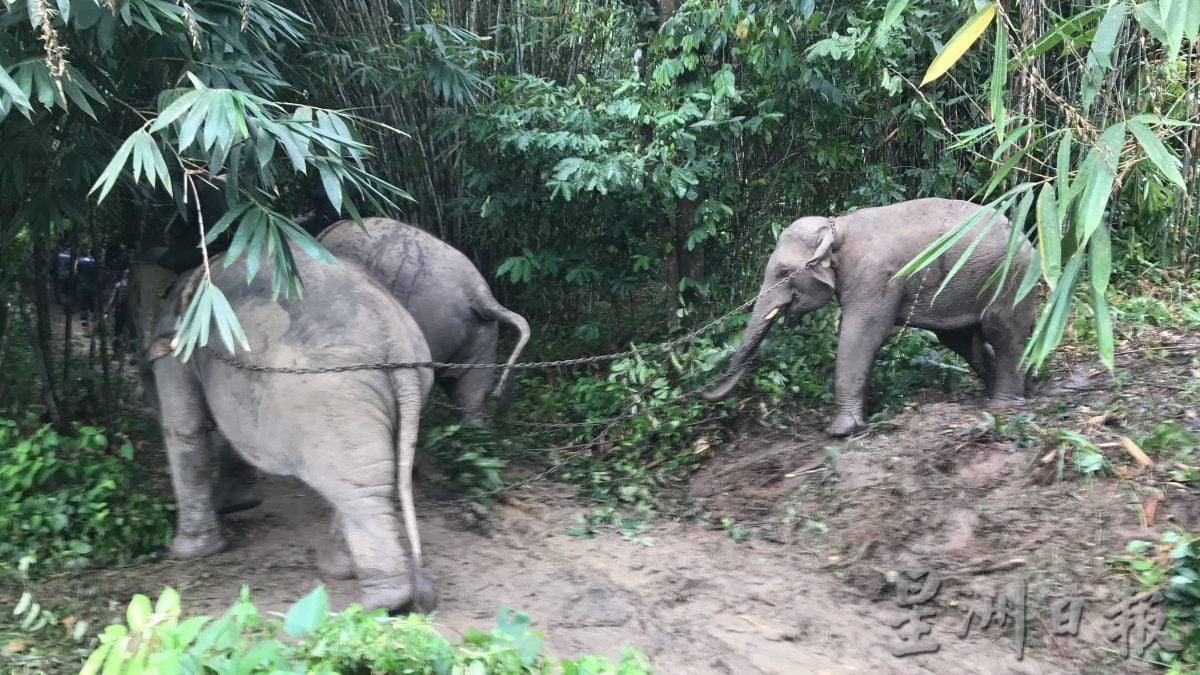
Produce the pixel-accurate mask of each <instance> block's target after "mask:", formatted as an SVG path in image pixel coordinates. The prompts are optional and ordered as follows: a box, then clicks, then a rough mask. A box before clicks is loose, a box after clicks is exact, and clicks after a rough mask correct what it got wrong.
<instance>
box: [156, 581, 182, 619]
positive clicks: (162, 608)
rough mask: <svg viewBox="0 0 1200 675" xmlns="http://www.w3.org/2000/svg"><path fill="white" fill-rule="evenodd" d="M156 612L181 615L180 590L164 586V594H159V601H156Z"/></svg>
mask: <svg viewBox="0 0 1200 675" xmlns="http://www.w3.org/2000/svg"><path fill="white" fill-rule="evenodd" d="M154 613H155V614H163V615H166V616H176V617H177V616H179V591H176V590H175V589H174V588H171V587H170V586H168V587H166V588H164V589H163V592H162V594H160V595H159V596H158V602H156V603H154Z"/></svg>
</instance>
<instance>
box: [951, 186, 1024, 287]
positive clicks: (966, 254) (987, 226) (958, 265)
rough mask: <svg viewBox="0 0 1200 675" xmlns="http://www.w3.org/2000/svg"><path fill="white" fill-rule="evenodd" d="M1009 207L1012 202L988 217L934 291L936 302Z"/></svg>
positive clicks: (1006, 203) (1008, 202)
mask: <svg viewBox="0 0 1200 675" xmlns="http://www.w3.org/2000/svg"><path fill="white" fill-rule="evenodd" d="M1009 206H1012V200H1009V201H1007V202H1005V203H1004V205H1003V206H1001V207H1000V208H999V209H996V210H995V211H993V212H992V214H991V215H990V216H988V219H987V222H985V223H984V224H983V227H981V228H979V234H977V235H975V239H974V240H973V241H971V243H970V245H968V246H967V248H966V250H964V251H963V253H962V255H960V256H958V260H956V261H955V262H954V266H952V267H951V268H950V271H949V272H947V273H946V277H945V278H944V279H942V283H941V285H939V286H938V289H937V290H936V291H934V293H933V299H934V300H937V298H938V296H939V295H941V294H942V291H944V290H946V285H947V284H949V283H950V280H951V279H953V278H954V276H955V275H956V274H958V271H959V270H961V269H962V267H963V265H965V264H966V263H967V260H968V259H969V258H970V257H971V254H972V253H974V252H975V248H976V247H977V246H979V242H981V241H983V237H984V235H986V234H987V233H988V232H989V231H990V230H991V229H992V226H993V225H995V223H996V221H997V220H998V219H999V218H1000V215H1001V214H1002V213H1003V212H1004V211H1007V210H1008V207H1009Z"/></svg>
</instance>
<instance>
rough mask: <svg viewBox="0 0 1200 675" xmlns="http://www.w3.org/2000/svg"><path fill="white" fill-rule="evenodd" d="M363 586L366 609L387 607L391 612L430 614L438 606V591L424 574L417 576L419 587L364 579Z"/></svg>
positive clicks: (363, 599) (405, 583) (363, 604)
mask: <svg viewBox="0 0 1200 675" xmlns="http://www.w3.org/2000/svg"><path fill="white" fill-rule="evenodd" d="M361 588H362V596H363V597H362V606H363V609H365V610H366V611H368V612H369V611H371V610H375V609H380V608H382V609H386V610H388V612H391V613H397V614H398V613H405V612H414V613H417V614H428V613H429V612H432V611H433V610H434V608H436V607H437V601H438V593H437V588H436V587H435V586H434V585H433V581H431V580H430V579H429V577H427V576H425V575H424V574H422V575H420V576H419V577H418V578H417V587H416V590H415V592H414V590H413V588H412V587H411V586H410V585H409V584H408V583H407V581H403V582H399V581H397V582H392V583H383V582H372V581H364V582H362V584H361Z"/></svg>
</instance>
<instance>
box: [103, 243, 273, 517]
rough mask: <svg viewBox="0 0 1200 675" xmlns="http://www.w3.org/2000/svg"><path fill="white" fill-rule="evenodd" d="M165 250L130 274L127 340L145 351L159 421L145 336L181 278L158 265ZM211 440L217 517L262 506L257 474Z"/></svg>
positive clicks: (141, 361)
mask: <svg viewBox="0 0 1200 675" xmlns="http://www.w3.org/2000/svg"><path fill="white" fill-rule="evenodd" d="M166 250H167V249H166V248H165V247H159V248H152V249H148V250H146V251H144V252H142V253H141V254H140V255H138V256H137V258H136V259H135V260H134V261H133V263H132V264H131V265H130V270H129V309H130V318H131V320H130V321H128V322H126V330H127V331H128V332H129V335H128V336H127V337H128V338H129V340H130V344H140V345H142V347H143V349H142V350H140V351H139V353H138V365H139V366H140V372H141V385H142V391H143V392H144V393H145V396H146V400H147V401H148V402H149V403H150V405H151V406H152V407H153V408H154V410H155V418H156V419H161V417H160V416H159V415H158V392H157V391H156V390H155V387H154V375H153V373H152V371H151V364H150V358H149V354H148V353H147V352H146V350H145V347H146V346H147V345H148V342H147V341H146V340H145V339H144V336H150V335H153V334H154V333H155V332H156V330H157V325H158V321H159V313H160V312H161V309H162V304H163V300H164V298H166V296H167V294H168V293H170V291H171V289H172V287H173V286H174V285H175V283H176V281H178V280H179V275H178V274H176V273H175V272H173V271H171V270H169V269H167V268H165V267H162V266H160V265H159V264H158V261H159V260H160V259H161V257H162V255H163V253H164V252H165V251H166ZM209 436H210V438H209V444H210V445H211V446H212V447H213V448H214V453H215V454H216V456H217V458H218V459H217V473H218V476H217V477H216V479H215V480H214V482H213V503H214V504H216V508H217V513H218V514H221V515H226V514H230V513H237V512H238V511H243V510H246V509H250V508H254V507H255V506H258V505H259V504H262V490H261V488H260V487H259V486H258V480H257V479H258V472H257V470H256V469H255V468H254V467H253V466H251V465H249V464H246V463H245V462H244V461H243V460H242V459H241V458H240V457H239V456H238V455H237V453H236V452H234V451H233V449H232V448H230V447H229V443H228V442H227V441H226V440H225V439H224V438H223V437H222V436H221V434H220V433H218V432H217V431H216V430H215V429H210V431H209Z"/></svg>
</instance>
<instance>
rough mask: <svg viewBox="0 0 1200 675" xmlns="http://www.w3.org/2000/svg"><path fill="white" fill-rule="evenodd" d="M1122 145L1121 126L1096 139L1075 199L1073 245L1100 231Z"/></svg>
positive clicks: (1119, 160)
mask: <svg viewBox="0 0 1200 675" xmlns="http://www.w3.org/2000/svg"><path fill="white" fill-rule="evenodd" d="M1124 143H1125V123H1124V122H1118V123H1116V124H1114V125H1112V126H1110V127H1109V128H1108V129H1105V130H1104V134H1103V135H1102V136H1101V137H1100V141H1099V143H1097V144H1096V146H1095V147H1093V148H1092V150H1091V151H1090V152H1089V153H1088V155H1089V159H1090V160H1092V161H1091V165H1092V166H1091V172H1090V174H1089V175H1088V177H1087V179H1088V180H1087V183H1086V184H1085V185H1084V187H1083V192H1082V193H1081V194H1080V196H1079V202H1078V203H1077V204H1076V209H1075V222H1074V223H1073V226H1072V229H1073V230H1075V233H1076V234H1075V245H1076V246H1077V247H1083V245H1084V244H1086V243H1087V240H1088V237H1090V236H1091V235H1092V233H1093V232H1095V231H1096V228H1098V227H1100V223H1101V222H1102V221H1103V219H1104V209H1105V207H1106V206H1107V205H1108V199H1109V197H1111V196H1112V186H1113V181H1115V180H1116V177H1117V166H1118V165H1119V164H1120V162H1121V146H1122V145H1123V144H1124Z"/></svg>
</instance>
